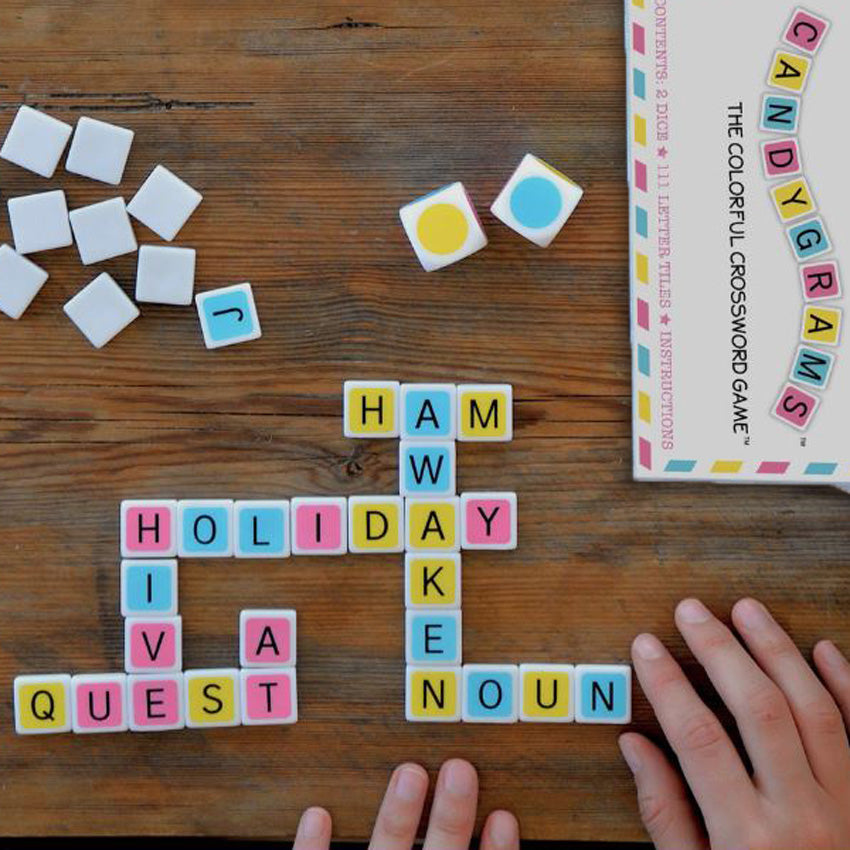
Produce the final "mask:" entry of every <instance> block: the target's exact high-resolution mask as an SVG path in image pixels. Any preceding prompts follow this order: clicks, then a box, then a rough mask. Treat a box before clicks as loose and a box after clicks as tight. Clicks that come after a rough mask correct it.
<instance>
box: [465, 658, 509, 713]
mask: <svg viewBox="0 0 850 850" xmlns="http://www.w3.org/2000/svg"><path fill="white" fill-rule="evenodd" d="M518 702H519V667H517V666H516V665H515V664H464V665H463V713H462V717H463V722H464V723H516V722H517V720H518V719H519V707H518Z"/></svg>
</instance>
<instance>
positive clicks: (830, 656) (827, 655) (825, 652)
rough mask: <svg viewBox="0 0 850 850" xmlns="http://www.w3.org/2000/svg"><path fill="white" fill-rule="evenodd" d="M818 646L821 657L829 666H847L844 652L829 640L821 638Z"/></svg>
mask: <svg viewBox="0 0 850 850" xmlns="http://www.w3.org/2000/svg"><path fill="white" fill-rule="evenodd" d="M820 646H821V651H820V654H821V657H822V658H823V660H824V661H825V662H826V663H827V664H828V665H829V666H830V667H837V668H841V669H843V668H845V667H846V666H847V659H846V658H845V657H844V653H843V652H842V651H841V650H840V649H839V648H838V647H837V646H836V645H835V644H834V643H833V642H832V641H831V640H822V641H821V642H820Z"/></svg>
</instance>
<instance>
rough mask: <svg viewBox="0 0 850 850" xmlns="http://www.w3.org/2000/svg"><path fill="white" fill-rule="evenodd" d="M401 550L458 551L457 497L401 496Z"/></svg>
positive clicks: (458, 518)
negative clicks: (402, 513)
mask: <svg viewBox="0 0 850 850" xmlns="http://www.w3.org/2000/svg"><path fill="white" fill-rule="evenodd" d="M405 549H406V550H407V551H408V552H457V551H459V550H460V499H458V498H457V496H451V497H443V498H438V497H433V498H416V499H405Z"/></svg>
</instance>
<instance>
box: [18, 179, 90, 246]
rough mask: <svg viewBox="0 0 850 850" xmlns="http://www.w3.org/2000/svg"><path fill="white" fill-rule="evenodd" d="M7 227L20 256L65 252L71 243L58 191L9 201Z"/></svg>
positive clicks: (64, 208) (69, 230) (66, 214)
mask: <svg viewBox="0 0 850 850" xmlns="http://www.w3.org/2000/svg"><path fill="white" fill-rule="evenodd" d="M9 223H10V224H11V225H12V236H13V237H14V238H15V250H16V251H17V252H18V253H19V254H34V253H36V252H38V251H52V250H53V249H54V248H65V247H67V246H68V245H71V244H72V243H73V241H74V239H73V237H72V236H71V226H70V225H69V223H68V204H67V203H66V201H65V193H64V192H63V191H62V190H61V189H55V190H54V191H52V192H39V193H38V194H36V195H22V196H21V197H19V198H10V199H9Z"/></svg>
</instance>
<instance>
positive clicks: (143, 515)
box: [121, 499, 177, 558]
mask: <svg viewBox="0 0 850 850" xmlns="http://www.w3.org/2000/svg"><path fill="white" fill-rule="evenodd" d="M176 554H177V501H176V499H125V500H124V501H123V502H121V555H122V556H123V557H125V558H173V557H174V556H175V555H176Z"/></svg>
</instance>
